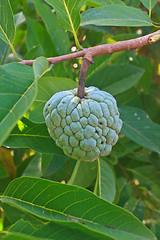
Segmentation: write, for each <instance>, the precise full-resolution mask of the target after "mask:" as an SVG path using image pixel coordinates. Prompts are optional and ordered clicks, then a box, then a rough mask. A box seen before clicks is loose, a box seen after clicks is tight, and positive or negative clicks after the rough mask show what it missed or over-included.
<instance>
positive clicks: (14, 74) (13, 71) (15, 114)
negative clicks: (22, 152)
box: [0, 63, 36, 145]
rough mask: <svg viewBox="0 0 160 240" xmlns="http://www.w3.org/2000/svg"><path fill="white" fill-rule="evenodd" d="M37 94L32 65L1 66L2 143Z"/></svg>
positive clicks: (0, 127)
mask: <svg viewBox="0 0 160 240" xmlns="http://www.w3.org/2000/svg"><path fill="white" fill-rule="evenodd" d="M35 96H36V83H35V81H34V77H33V70H32V68H31V67H29V66H25V65H22V64H19V63H11V64H7V65H3V66H1V67H0V102H1V107H0V111H1V114H0V133H1V134H0V145H1V144H2V142H3V141H4V140H5V139H6V138H7V136H8V135H9V133H10V132H11V130H12V129H13V127H14V126H15V125H16V122H17V121H18V120H19V119H20V118H21V117H22V116H23V114H24V113H25V112H26V111H27V110H28V108H29V107H30V106H31V104H32V102H33V100H34V98H35Z"/></svg>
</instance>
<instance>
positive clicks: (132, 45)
mask: <svg viewBox="0 0 160 240" xmlns="http://www.w3.org/2000/svg"><path fill="white" fill-rule="evenodd" d="M157 34H158V37H156V38H154V37H155V36H156V35H157ZM159 34H160V30H158V31H156V32H154V33H151V34H148V35H145V36H142V37H139V38H136V39H130V40H126V41H119V42H116V43H111V44H103V45H99V46H95V47H91V48H86V49H83V50H82V51H79V52H75V53H70V54H67V55H62V56H58V57H51V58H47V59H48V62H49V63H52V64H56V63H59V62H63V61H67V60H71V59H74V58H79V57H84V56H86V55H88V54H89V55H90V56H92V58H94V57H97V56H101V55H109V54H112V53H114V52H120V51H124V50H132V49H136V48H141V47H143V46H146V45H149V44H152V43H154V42H157V41H158V40H160V35H159ZM34 61H35V60H22V61H21V63H22V64H25V65H32V64H33V63H34Z"/></svg>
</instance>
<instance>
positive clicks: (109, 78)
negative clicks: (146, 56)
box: [86, 64, 144, 95]
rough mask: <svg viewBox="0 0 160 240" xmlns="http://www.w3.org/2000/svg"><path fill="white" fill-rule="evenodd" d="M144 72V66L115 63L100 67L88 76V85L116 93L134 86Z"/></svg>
mask: <svg viewBox="0 0 160 240" xmlns="http://www.w3.org/2000/svg"><path fill="white" fill-rule="evenodd" d="M115 73H117V74H115ZM143 73H144V70H143V69H142V68H138V67H135V66H132V65H128V64H123V65H122V64H113V65H111V66H106V67H104V68H101V69H99V70H98V71H96V72H95V73H94V74H92V75H91V76H90V77H89V78H87V80H86V86H92V85H93V86H96V87H98V88H100V89H101V90H104V91H107V92H109V93H111V94H112V95H116V94H118V93H121V92H124V91H125V90H127V89H129V88H131V87H132V86H134V85H135V84H136V83H137V82H138V80H139V79H140V78H141V76H142V75H143Z"/></svg>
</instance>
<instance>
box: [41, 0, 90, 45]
mask: <svg viewBox="0 0 160 240" xmlns="http://www.w3.org/2000/svg"><path fill="white" fill-rule="evenodd" d="M45 2H47V3H48V4H50V5H51V6H52V7H53V8H54V9H55V11H56V13H57V16H58V19H59V22H60V24H61V25H62V27H64V28H65V29H66V30H68V31H70V32H72V33H73V35H74V38H75V42H76V45H77V47H78V49H81V46H80V44H79V41H78V38H77V35H76V32H77V30H78V28H79V26H80V22H81V17H80V10H81V8H82V6H83V5H84V4H85V2H86V0H69V1H68V0H57V1H54V0H45Z"/></svg>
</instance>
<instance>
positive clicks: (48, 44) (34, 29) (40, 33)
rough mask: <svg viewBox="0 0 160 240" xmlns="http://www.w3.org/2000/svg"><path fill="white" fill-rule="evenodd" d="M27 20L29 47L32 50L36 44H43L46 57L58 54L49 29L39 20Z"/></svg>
mask: <svg viewBox="0 0 160 240" xmlns="http://www.w3.org/2000/svg"><path fill="white" fill-rule="evenodd" d="M26 20H27V27H28V31H27V39H26V41H27V42H26V43H27V48H28V50H31V49H32V48H33V47H35V46H38V45H39V46H42V47H43V51H44V56H45V57H54V56H56V55H57V53H56V50H55V48H54V45H53V43H52V40H51V37H50V36H49V34H48V32H47V30H46V29H45V28H44V27H42V25H41V24H40V23H38V22H35V21H34V20H32V19H30V18H28V17H27V18H26Z"/></svg>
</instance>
